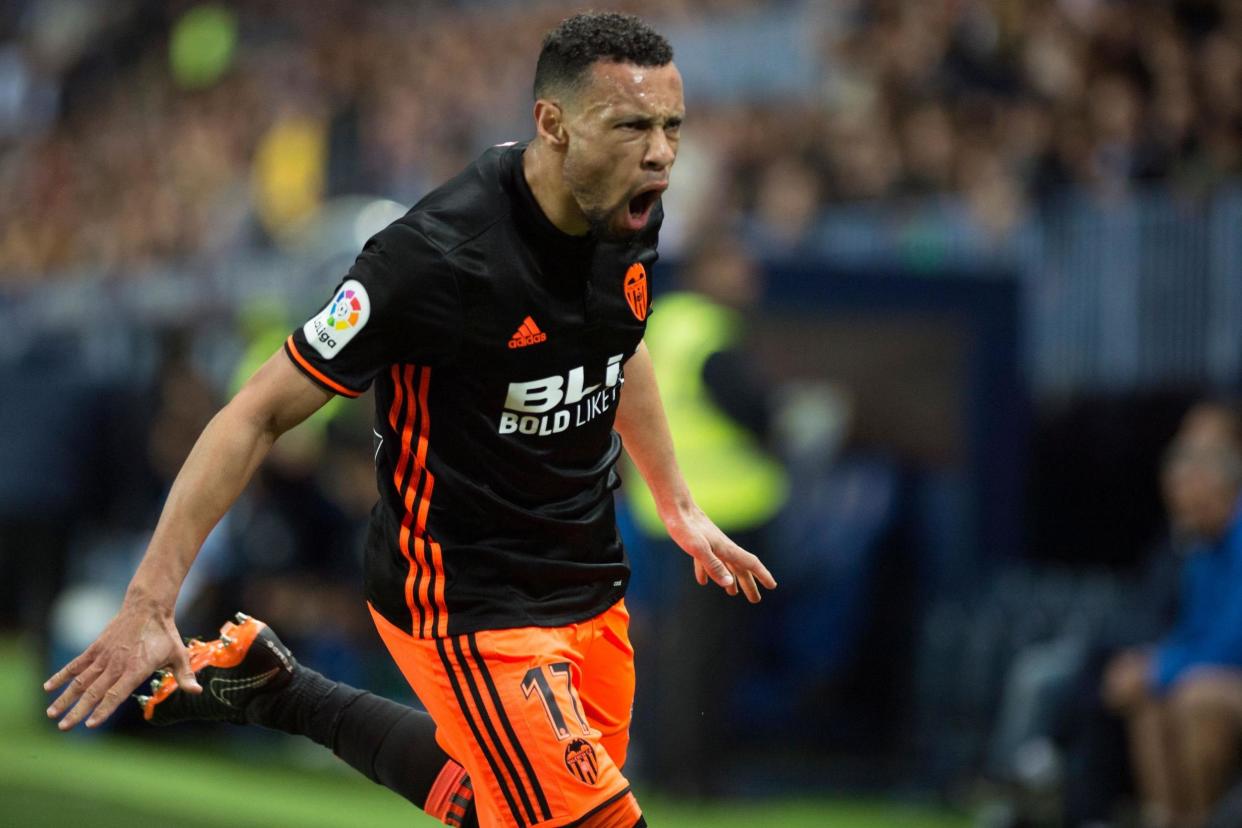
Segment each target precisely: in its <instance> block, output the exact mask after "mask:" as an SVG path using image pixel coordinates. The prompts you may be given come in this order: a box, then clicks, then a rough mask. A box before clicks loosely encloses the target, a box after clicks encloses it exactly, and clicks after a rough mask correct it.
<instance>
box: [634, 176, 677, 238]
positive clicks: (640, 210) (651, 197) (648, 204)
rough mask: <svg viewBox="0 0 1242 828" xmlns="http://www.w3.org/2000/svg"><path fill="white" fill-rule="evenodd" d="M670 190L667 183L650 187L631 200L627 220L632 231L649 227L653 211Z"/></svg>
mask: <svg viewBox="0 0 1242 828" xmlns="http://www.w3.org/2000/svg"><path fill="white" fill-rule="evenodd" d="M666 189H668V183H667V182H661V183H659V184H653V185H650V186H648V187H646V188H644V189H643V190H641V191H640V192H639V193H638V194H637V195H635V196H634V197H633V198H631V199H630V202H629V206H628V210H627V212H628V214H627V215H626V219H627V220H628V222H627V223H628V224H629V227H630V229H631V230H641V229H642V228H643V227H645V226H646V225H647V219H648V218H650V217H651V211H652V209H653V208H654V207H655V206H656V202H658V201H659V200H660V195H661V194H662V193H663V192H664V191H665V190H666Z"/></svg>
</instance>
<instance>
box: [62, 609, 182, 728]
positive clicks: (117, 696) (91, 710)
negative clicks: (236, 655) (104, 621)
mask: <svg viewBox="0 0 1242 828" xmlns="http://www.w3.org/2000/svg"><path fill="white" fill-rule="evenodd" d="M162 667H171V669H172V671H173V674H174V675H175V676H176V677H177V683H178V684H179V685H180V686H181V689H182V690H186V691H188V692H190V693H201V692H203V688H202V687H200V686H199V683H198V681H197V679H195V678H194V671H193V670H191V669H190V657H189V653H188V652H187V651H186V648H185V645H184V644H182V642H181V635H180V634H179V633H178V632H177V627H176V624H175V623H174V622H173V617H172V611H171V609H162V608H158V607H155V606H152V605H150V604H145V605H144V604H143V602H140V601H136V600H131V599H130V598H128V597H127V598H126V600H125V603H124V604H122V606H121V609H120V611H119V612H118V613H117V614H116V617H115V618H113V619H112V621H110V622H109V623H108V626H107V627H105V628H104V631H103V632H102V633H100V635H99V637H98V638H96V639H95V641H94V643H93V644H91V645H90V646H89V647H87V648H86V650H85V651H84V652H83V653H82V654H81V655H80V656H78V657H77V658H75V659H74V660H73V661H71V662H69V663H68V664H66V665H65V666H64V667H62V668H61V669H60V671H59V672H57V673H56V674H55V675H54V676H52V677H51V678H49V679H48V680H47V681H45V682H43V689H44V690H45V691H48V692H52V691H54V690H55V689H56V688H58V687H60V686H62V685H64V684H66V682H67V683H68V686H67V687H65V689H64V691H63V692H62V693H61V694H60V696H59V697H58V698H57V699H56V701H54V702H52V704H51V706H50V707H48V709H47V715H48V718H49V719H60V721H59V723H58V724H57V727H59V728H60V729H61V730H70V729H71V728H73V727H74V726H75V725H77V724H78V723H79V722H81V721H82V720H83V719H86V726H87V727H97V726H98V725H101V724H103V723H104V721H105V720H106V719H107V718H108V717H109V716H111V715H112V712H113V711H114V710H116V709H117V707H118V706H120V704H121V703H122V702H123V701H125V699H126V698H128V697H129V695H130V694H131V693H133V692H134V690H135V689H136V688H137V687H138V685H139V684H141V683H142V682H143V681H145V680H146V678H147V677H148V676H149V675H151V674H152V673H153V672H155V671H156V670H158V669H160V668H162ZM66 711H68V713H67V714H66ZM62 716H63V717H64V718H61V717H62ZM88 717H89V718H88Z"/></svg>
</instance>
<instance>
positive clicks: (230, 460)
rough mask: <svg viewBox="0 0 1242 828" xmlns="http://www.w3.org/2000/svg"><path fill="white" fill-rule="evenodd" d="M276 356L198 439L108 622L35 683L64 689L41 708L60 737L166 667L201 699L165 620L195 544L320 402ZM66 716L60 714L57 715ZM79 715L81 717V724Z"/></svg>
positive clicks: (94, 720) (324, 396)
mask: <svg viewBox="0 0 1242 828" xmlns="http://www.w3.org/2000/svg"><path fill="white" fill-rule="evenodd" d="M331 396H332V395H331V394H329V393H328V392H327V391H324V390H322V389H320V388H319V387H318V386H316V385H315V384H313V383H312V382H311V381H310V380H308V379H307V378H306V377H304V376H302V375H301V374H300V373H299V372H298V370H297V369H296V368H294V367H293V364H292V363H290V362H289V359H288V358H287V357H286V356H285V355H284V354H283V353H281V352H277V353H276V354H275V355H274V356H272V357H271V358H270V359H269V360H268V361H267V362H266V363H264V364H263V366H262V367H261V368H259V370H258V371H257V372H255V375H254V376H253V377H251V378H250V380H249V382H247V383H246V385H245V386H244V387H243V388H242V389H241V391H239V392H238V393H237V396H236V397H234V398H233V400H232V401H231V402H229V404H228V405H226V406H225V407H224V408H223V409H221V410H220V412H219V413H218V414H216V416H215V417H214V418H212V420H211V422H210V423H209V424H208V425H207V427H206V428H205V429H204V430H203V433H202V435H200V436H199V438H198V441H197V442H196V443H195V444H194V449H193V450H192V451H191V452H190V456H189V457H188V458H187V459H186V461H185V465H184V466H182V468H181V471H180V473H178V475H177V479H176V480H175V481H174V482H173V486H172V489H171V491H170V492H169V495H168V500H167V501H166V502H165V504H164V510H163V512H162V513H161V515H160V519H159V523H158V524H157V525H156V527H155V532H154V534H153V535H152V537H151V542H150V544H149V545H148V546H147V551H146V554H145V555H144V556H143V559H142V563H141V564H139V566H138V571H137V572H136V573H134V577H133V579H132V580H131V581H130V584H129V589H128V590H127V591H126V593H125V601H124V603H123V604H122V605H121V609H120V611H119V612H118V613H117V615H116V617H115V618H113V619H112V621H111V622H110V623H109V624H108V626H107V627H106V628H105V629H104V631H103V632H102V633H101V634H100V635H99V637H98V638H97V639H95V641H94V643H92V644H91V645H90V646H89V647H88V648H87V649H86V650H85V651H84V652H83V653H82V654H81V655H79V656H78V657H77V658H75V659H74V660H73V661H71V662H69V663H68V664H67V665H65V667H63V668H62V669H61V670H60V671H59V672H58V673H56V675H54V676H52V677H51V678H49V679H48V680H47V681H46V682H44V684H43V689H44V690H48V691H52V690H55V689H56V688H58V687H60V686H62V685H64V684H65V683H66V682H68V687H66V688H65V690H64V692H62V693H61V695H60V696H59V697H58V698H57V699H56V701H55V702H53V703H52V705H51V706H50V707H49V708H48V709H47V715H48V717H49V718H53V719H56V718H60V717H61V716H64V718H62V719H61V720H60V723H59V727H60V729H61V730H69V729H70V728H72V727H73V726H74V725H76V724H78V723H79V722H80V721H82V720H83V719H84V718H85V719H86V726H87V727H94V726H96V725H99V724H101V723H102V722H103V721H104V720H105V719H107V718H108V716H110V715H111V714H112V711H114V710H116V708H117V706H118V705H120V703H121V702H122V701H124V700H125V697H126V696H128V695H129V694H130V693H132V692H133V691H134V689H135V688H136V687H137V686H138V685H139V683H141V682H142V680H143V679H145V678H146V677H147V676H148V675H150V674H151V673H152V672H154V671H155V670H157V669H159V668H160V667H163V666H165V665H172V667H173V671H174V673H175V674H176V677H177V682H178V683H179V684H180V685H181V687H182V689H185V690H188V691H189V692H192V693H197V692H201V688H200V687H199V685H198V682H197V681H195V679H194V673H193V671H191V670H190V662H189V657H188V655H187V653H186V648H185V646H184V645H183V644H182V642H181V636H180V635H179V634H178V632H177V628H176V625H175V624H174V621H173V609H174V607H175V606H176V603H177V595H178V593H179V592H180V591H181V583H182V581H183V580H185V576H186V573H187V572H189V570H190V565H191V564H192V563H193V562H194V559H195V557H196V556H197V555H198V551H199V547H200V546H202V543H203V540H204V539H205V538H206V537H207V534H208V533H209V532H210V531H211V529H212V527H214V526H215V525H216V523H217V522H218V521H219V520H220V518H221V517H222V516H223V515H224V513H225V512H226V511H228V509H229V507H230V506H232V505H233V502H234V501H235V500H237V498H238V496H239V495H240V494H241V492H242V490H243V489H244V488H245V486H246V484H247V483H248V482H249V480H250V477H251V475H253V474H254V471H255V469H257V468H258V467H259V464H260V463H261V462H262V461H263V458H264V457H265V456H266V455H267V452H268V450H269V449H270V448H271V447H272V444H273V443H274V442H275V441H276V438H277V437H279V436H280V435H281V434H282V433H284V432H285V431H287V430H289V429H290V428H292V427H293V426H295V425H297V424H298V423H300V422H302V421H303V420H305V419H306V418H307V417H309V416H310V415H311V414H313V413H314V412H315V411H316V410H318V409H319V408H320V407H321V406H323V404H324V403H326V402H327V401H328V400H329V399H330V398H331ZM66 711H68V715H65V714H66ZM88 716H89V718H87V717H88Z"/></svg>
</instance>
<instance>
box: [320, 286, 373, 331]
mask: <svg viewBox="0 0 1242 828" xmlns="http://www.w3.org/2000/svg"><path fill="white" fill-rule="evenodd" d="M363 295H366V294H365V291H364V292H363ZM361 317H362V299H360V298H359V297H358V291H356V290H354V289H353V288H344V289H342V290H341V292H340V293H338V294H337V295H336V300H335V301H333V303H332V305H331V306H330V307H329V308H328V327H329V328H334V329H336V330H338V331H343V330H345V329H346V328H352V327H354V326H355V325H357V324H358V320H359V319H360V318H361Z"/></svg>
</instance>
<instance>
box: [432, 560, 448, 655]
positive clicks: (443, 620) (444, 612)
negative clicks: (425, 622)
mask: <svg viewBox="0 0 1242 828" xmlns="http://www.w3.org/2000/svg"><path fill="white" fill-rule="evenodd" d="M431 565H432V567H433V571H434V572H435V573H436V576H437V577H436V588H435V606H436V608H437V609H438V610H439V613H440V616H439V623H438V624H436V635H440V636H445V635H448V605H447V604H445V603H444V556H443V555H442V554H441V552H440V544H438V543H436V542H435V541H434V540H433V541H432V542H431Z"/></svg>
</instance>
